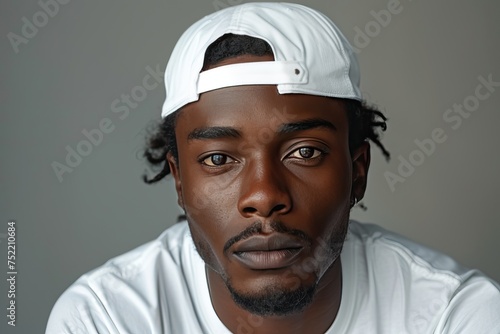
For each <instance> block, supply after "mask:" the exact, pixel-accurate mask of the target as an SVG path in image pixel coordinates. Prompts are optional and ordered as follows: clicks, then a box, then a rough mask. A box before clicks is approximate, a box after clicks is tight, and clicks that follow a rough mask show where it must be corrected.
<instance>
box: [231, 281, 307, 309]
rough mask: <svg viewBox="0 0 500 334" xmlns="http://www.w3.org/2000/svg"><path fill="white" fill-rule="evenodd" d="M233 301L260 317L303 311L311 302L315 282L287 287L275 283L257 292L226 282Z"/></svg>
mask: <svg viewBox="0 0 500 334" xmlns="http://www.w3.org/2000/svg"><path fill="white" fill-rule="evenodd" d="M226 285H227V287H228V289H229V292H230V293H231V297H232V298H233V300H234V302H235V303H236V304H237V305H239V306H240V307H241V308H242V309H244V310H246V311H248V312H250V313H252V314H255V315H258V316H262V317H272V316H276V317H283V316H288V315H293V314H296V313H299V312H301V311H303V310H304V309H305V308H306V307H307V306H308V305H309V304H311V302H312V300H313V297H314V295H315V293H316V286H317V284H312V285H308V286H303V285H301V286H299V287H297V288H295V289H289V288H288V289H287V288H284V287H278V286H275V285H270V286H266V287H265V288H263V289H261V290H260V291H258V292H255V293H254V292H241V291H238V290H236V289H234V287H233V286H232V285H231V283H229V282H227V283H226Z"/></svg>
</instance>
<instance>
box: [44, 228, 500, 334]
mask: <svg viewBox="0 0 500 334" xmlns="http://www.w3.org/2000/svg"><path fill="white" fill-rule="evenodd" d="M341 259H342V269H343V291H342V302H341V306H340V310H339V313H338V315H337V318H336V320H335V321H334V323H333V325H332V327H331V328H330V329H329V330H328V331H327V333H331V334H333V333H360V334H366V333H382V334H391V333H394V334H402V333H449V334H451V333H453V334H457V333H473V334H476V333H481V334H498V333H500V287H499V286H498V285H497V284H496V283H494V282H493V281H491V280H489V279H488V278H486V277H484V276H483V275H482V274H481V273H480V272H478V271H474V270H467V269H464V268H462V267H460V266H459V265H458V264H457V263H456V262H454V261H453V260H451V259H450V258H448V257H447V256H445V255H442V254H440V253H437V252H434V251H432V250H429V249H427V248H424V247H422V246H419V245H417V244H415V243H413V242H411V241H408V240H406V239H405V238H402V237H400V236H398V235H395V234H393V233H390V232H387V231H385V230H383V229H382V228H380V227H378V226H375V225H365V224H360V223H357V222H354V221H353V222H351V226H350V231H349V234H348V237H347V240H346V243H345V245H344V249H343V252H342V255H341ZM251 324H252V321H251V319H248V321H246V319H242V328H241V329H240V330H241V332H243V333H249V332H250V331H249V329H250V330H251V329H252V328H251V327H247V328H244V326H251ZM257 330H258V328H257V329H256V331H255V332H258V331H257ZM46 333H50V334H52V333H71V334H75V333H100V334H104V333H133V334H138V333H141V334H142V333H182V334H184V333H189V334H196V333H213V334H224V333H229V331H228V330H227V328H226V327H225V326H224V325H223V324H222V322H221V321H220V320H219V319H218V317H217V315H216V313H215V311H214V309H213V308H212V304H211V302H210V295H209V291H208V286H207V281H206V276H205V270H204V263H203V261H202V260H201V258H200V257H199V256H198V254H197V252H196V250H195V249H194V245H193V242H192V239H191V237H190V235H189V230H188V227H187V224H186V223H180V224H177V225H174V226H173V227H171V228H169V229H168V230H166V231H165V232H164V233H163V234H162V235H161V236H160V237H159V238H158V239H157V240H155V241H152V242H149V243H147V244H145V245H143V246H141V247H139V248H137V249H135V250H133V251H130V252H128V253H126V254H124V255H121V256H119V257H117V258H115V259H113V260H110V261H109V262H107V263H106V264H105V265H103V266H102V267H100V268H97V269H96V270H94V271H92V272H90V273H88V274H86V275H84V276H82V277H81V278H80V279H78V280H77V281H76V282H75V283H74V284H73V285H72V286H71V287H69V289H68V290H67V291H66V292H65V293H64V294H63V295H62V296H61V297H60V298H59V300H58V301H57V303H56V305H55V306H54V308H53V310H52V313H51V315H50V319H49V322H48V326H47V330H46Z"/></svg>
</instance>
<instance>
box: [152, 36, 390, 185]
mask: <svg viewBox="0 0 500 334" xmlns="http://www.w3.org/2000/svg"><path fill="white" fill-rule="evenodd" d="M241 55H253V56H264V55H271V56H273V55H274V53H273V51H272V49H271V46H270V45H269V44H268V43H267V42H266V41H264V40H262V39H258V38H255V37H250V36H245V35H235V34H226V35H223V36H221V37H220V38H219V39H217V40H216V41H215V42H213V43H212V44H211V45H210V46H209V47H208V48H207V51H206V53H205V59H204V63H203V69H202V70H205V69H207V68H208V67H210V66H212V65H215V64H217V63H218V62H220V61H222V60H225V59H228V58H233V57H237V56H241ZM344 101H345V105H346V109H347V116H348V121H349V150H350V152H351V153H352V152H353V151H354V150H355V149H356V148H357V147H359V146H360V145H361V144H362V143H363V142H364V141H366V140H368V139H369V140H371V141H372V142H373V143H374V144H375V145H376V146H377V147H379V148H380V150H381V151H382V154H383V155H384V157H385V158H386V159H387V160H389V158H390V154H389V152H388V151H387V150H386V149H385V147H384V145H383V144H382V143H381V141H380V133H379V132H378V129H381V130H382V131H385V130H386V129H387V125H386V121H387V118H386V117H385V116H384V114H383V113H382V112H381V111H379V110H378V109H377V108H376V107H374V106H369V105H367V104H366V102H364V101H363V102H360V101H357V100H351V99H345V100H344ZM178 114H179V111H176V112H174V113H172V114H170V115H168V116H167V117H165V119H163V121H162V122H160V123H159V124H158V126H157V129H156V131H153V132H152V133H150V134H149V138H148V139H147V143H146V147H145V151H144V157H145V158H146V160H147V162H148V163H149V164H150V165H151V166H152V167H153V168H155V169H159V168H158V167H160V166H162V165H163V166H162V167H160V168H161V170H160V171H159V172H158V174H156V175H155V176H154V177H153V178H151V179H148V177H147V175H143V179H144V182H146V183H148V184H152V183H156V182H158V181H160V180H161V179H163V178H164V177H166V176H167V175H169V174H170V167H169V165H168V163H167V158H166V157H167V153H171V154H172V156H173V157H174V158H175V160H176V161H177V160H178V151H177V142H176V139H175V124H176V119H177V115H178Z"/></svg>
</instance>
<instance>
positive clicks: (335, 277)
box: [206, 258, 342, 334]
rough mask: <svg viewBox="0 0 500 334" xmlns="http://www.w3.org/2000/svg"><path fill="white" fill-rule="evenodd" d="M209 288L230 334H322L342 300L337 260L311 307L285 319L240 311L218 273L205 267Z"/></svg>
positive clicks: (318, 288) (319, 285) (213, 302)
mask: <svg viewBox="0 0 500 334" xmlns="http://www.w3.org/2000/svg"><path fill="white" fill-rule="evenodd" d="M206 270H207V277H208V286H209V290H210V297H211V300H212V305H213V307H214V310H215V312H216V313H217V315H218V317H219V319H220V320H221V321H222V322H223V323H224V325H225V326H226V327H227V328H228V329H229V330H230V331H231V332H233V333H287V334H288V333H290V334H293V333H311V334H313V333H325V331H326V330H328V328H330V326H331V325H332V323H333V321H334V320H335V318H336V316H337V313H338V310H339V308H340V301H341V297H342V266H341V263H340V258H339V259H338V260H337V261H335V263H333V264H332V266H331V267H330V268H329V269H328V270H327V271H326V272H325V274H324V275H323V277H322V278H321V279H320V281H319V283H318V286H317V290H316V294H315V296H314V298H313V301H312V302H311V304H309V305H308V306H307V307H306V308H305V309H304V310H303V311H301V312H299V313H295V314H293V315H288V316H279V317H278V316H271V317H261V316H257V315H254V314H252V313H250V312H248V311H246V310H244V309H242V308H241V307H239V306H238V305H237V304H236V303H235V302H234V301H233V299H232V298H231V294H230V292H229V290H228V288H227V287H226V284H225V283H224V281H223V280H222V278H221V277H220V275H219V274H218V273H216V272H215V271H213V270H212V269H210V268H208V267H207V269H206Z"/></svg>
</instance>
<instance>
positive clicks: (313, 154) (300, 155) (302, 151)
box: [289, 147, 323, 159]
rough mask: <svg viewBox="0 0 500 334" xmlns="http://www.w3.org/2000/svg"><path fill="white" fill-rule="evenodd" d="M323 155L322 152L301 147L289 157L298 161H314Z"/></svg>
mask: <svg viewBox="0 0 500 334" xmlns="http://www.w3.org/2000/svg"><path fill="white" fill-rule="evenodd" d="M322 154H323V152H322V151H320V150H318V149H316V148H312V147H301V148H299V149H298V150H295V151H293V152H292V153H291V154H290V155H289V157H290V158H297V159H314V158H317V157H319V156H321V155H322Z"/></svg>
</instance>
